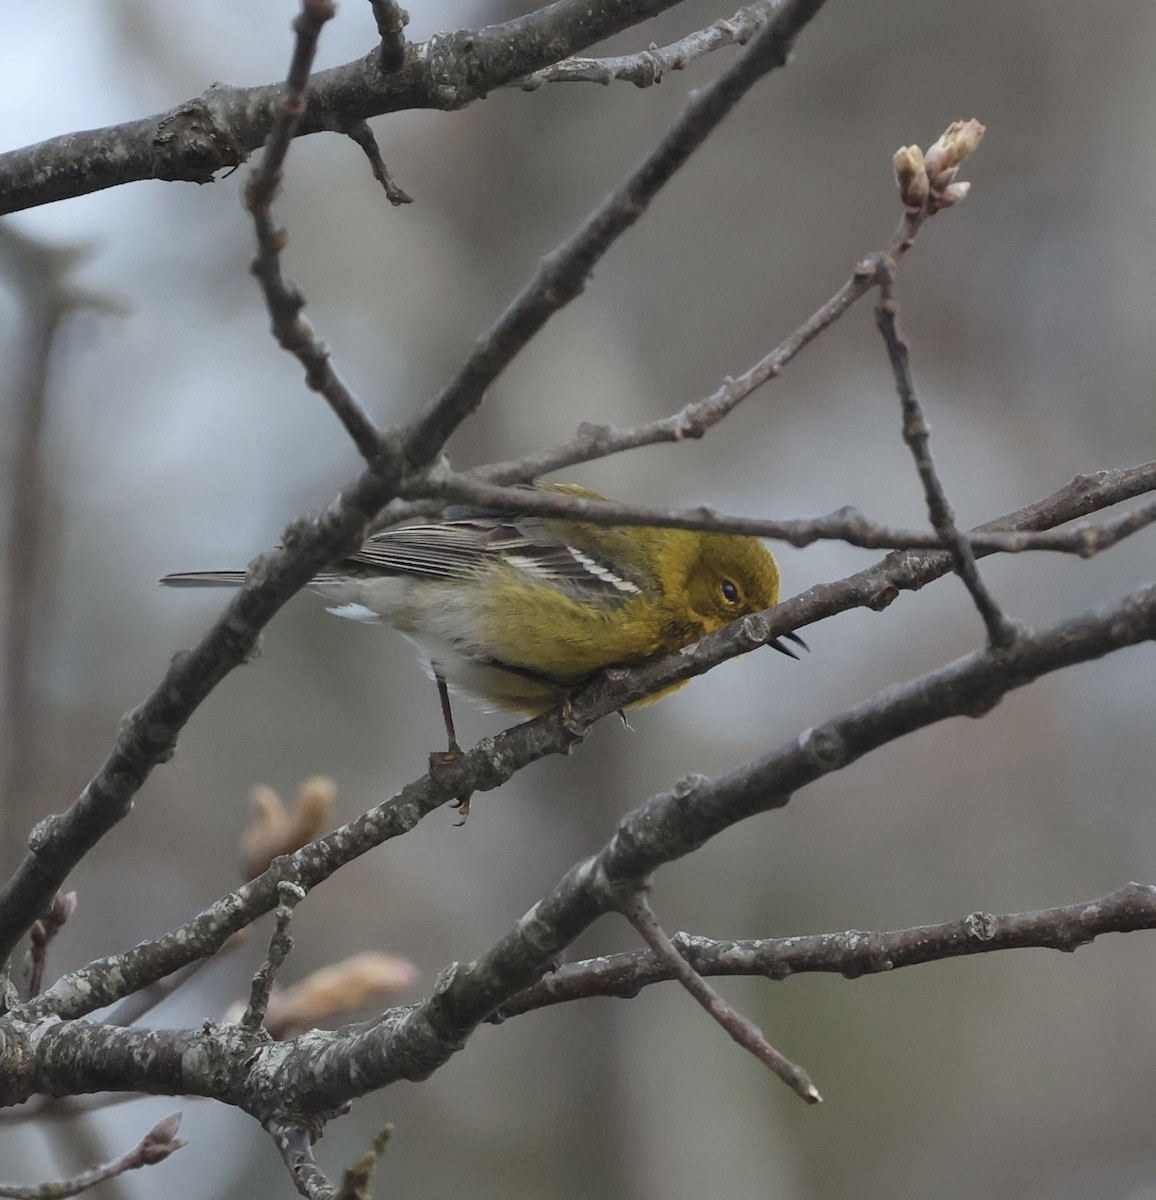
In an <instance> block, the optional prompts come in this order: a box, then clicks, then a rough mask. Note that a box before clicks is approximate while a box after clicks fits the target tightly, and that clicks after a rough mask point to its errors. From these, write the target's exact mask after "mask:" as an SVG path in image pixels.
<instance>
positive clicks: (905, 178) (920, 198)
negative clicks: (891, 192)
mask: <svg viewBox="0 0 1156 1200" xmlns="http://www.w3.org/2000/svg"><path fill="white" fill-rule="evenodd" d="M891 161H892V163H894V165H895V181H896V183H898V184H899V197H900V199H901V200H902V201H903V203H904V204H905V205H906V206H907V207H908V208H910V209H913V210H916V211H918V210H919V209H921V208H922V207H923V206H924V204H926V203H927V195H928V192H929V190H930V184H929V183H928V179H927V171H926V169H925V167H924V164H923V151H922V150H920V148H919V147H918V146H900V147H899V149H898V150H896V151H895V154H894V155H893V157H892V159H891Z"/></svg>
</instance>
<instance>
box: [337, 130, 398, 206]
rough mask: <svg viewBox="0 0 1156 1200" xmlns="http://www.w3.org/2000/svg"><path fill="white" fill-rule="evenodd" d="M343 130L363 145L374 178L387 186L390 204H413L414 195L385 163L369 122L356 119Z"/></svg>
mask: <svg viewBox="0 0 1156 1200" xmlns="http://www.w3.org/2000/svg"><path fill="white" fill-rule="evenodd" d="M342 132H344V133H345V134H346V136H347V137H351V138H352V139H353V140H354V141H355V142H356V143H357V144H358V145H359V146H360V147H361V149H362V151H363V152H364V154H365V157H366V158H367V159H369V166H370V169H371V170H372V171H373V177H374V179H376V180H377V182H378V183H380V184H381V186H382V187H383V188H385V197H386V199H387V200H388V201H389V202H390V204H392V205H393V206H394V207H395V208H396V207H397V206H398V205H399V204H412V203H413V197H412V196H411V195H410V194H409V193H408V192H407V191H406V190H405V189H404V188H402V187H399V186H398V183H397V181H396V180H395V179H394V177H393V176H392V175H391V174H390V173H389V167H387V166H386V165H385V159H384V158H382V157H381V148H380V147H379V146H378V144H377V137H376V136H375V135H374V132H373V130H372V129H370V127H369V122H368V121H354V122H352V123H351V124H349V125H346V126H344V127H343V130H342Z"/></svg>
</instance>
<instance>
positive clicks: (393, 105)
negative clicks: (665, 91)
mask: <svg viewBox="0 0 1156 1200" xmlns="http://www.w3.org/2000/svg"><path fill="white" fill-rule="evenodd" d="M676 3H678V0H556V2H555V3H553V4H549V5H546V7H544V8H540V9H538V10H537V11H535V12H531V13H527V14H526V15H525V16H521V17H515V18H514V19H513V20H511V21H504V22H502V23H501V24H498V25H487V26H486V27H485V28H484V29H463V30H459V31H458V32H457V33H439V34H435V35H434V36H433V37H432V38H430V39H429V41H428V42H422V43H419V44H410V43H406V44H405V46H404V51H403V53H402V56H401V65H400V66H399V67H397V68H396V69H395V70H383V67H382V61H381V54H380V48H379V47H374V49H373V50H371V51H370V52H369V53H368V54H367V55H366V56H365V57H364V58H360V59H357V60H355V61H354V62H350V63H346V64H345V65H344V66H340V67H333V68H331V69H330V70H327V71H318V72H317V73H316V74H314V75H312V76H311V77H310V80H309V105H308V109H307V111H306V113H305V115H304V117H303V118H302V121H301V125H300V127H299V129H298V134H299V135H305V134H311V133H318V132H321V131H323V130H341V129H344V128H345V127H346V126H348V125H349V124H351V123H353V122H356V121H361V120H364V119H365V118H367V117H376V116H380V115H381V114H383V113H389V112H398V111H400V110H402V109H409V108H437V109H446V110H450V109H457V108H463V107H464V106H465V105H467V104H471V103H472V102H473V101H475V100H480V99H482V98H483V97H484V96H485V95H486V94H487V93H488V92H491V91H493V90H494V88H497V87H501V86H502V85H503V84H506V83H510V82H511V81H513V80H515V79H520V78H522V77H523V76H525V75H528V74H530V73H532V72H533V71H536V70H539V69H540V68H541V67H545V66H548V65H549V64H550V63H554V62H557V61H558V60H559V59H562V58H566V57H567V56H568V55H571V54H576V53H578V52H579V51H581V50H584V49H585V48H586V47H587V46H591V45H593V44H594V43H595V42H600V41H602V40H603V39H604V38H608V37H610V36H611V35H612V34H614V33H618V32H619V31H620V30H623V29H628V28H630V27H631V26H632V25H637V24H639V23H640V22H642V21H645V20H647V19H649V18H650V17H653V16H656V15H657V14H658V13H660V12H663V11H664V10H665V9H667V8H670V7H672V6H673V5H674V4H676ZM390 65H392V62H391V64H390ZM283 97H284V85H283V84H282V83H280V82H278V83H271V84H265V85H264V86H261V87H232V86H229V85H226V84H215V85H214V86H212V87H210V88H209V89H208V91H206V92H203V93H202V94H201V95H200V96H195V97H193V98H192V99H190V100H186V101H185V102H184V103H182V104H179V105H177V107H176V108H173V109H170V110H169V111H168V112H166V113H159V114H157V115H156V116H152V117H144V118H142V119H141V120H137V121H128V122H126V123H125V124H123V125H111V126H108V127H106V128H103V129H90V130H84V131H79V132H76V133H69V134H64V135H63V136H61V137H55V138H51V139H49V140H48V141H46V142H39V143H37V144H36V145H33V146H26V147H24V148H23V149H21V150H12V151H9V152H8V153H7V154H0V214H2V213H8V212H18V211H20V210H21V209H25V208H34V207H36V206H37V205H40V204H51V203H53V202H54V201H56V200H67V199H70V198H71V197H74V196H84V195H87V194H88V193H90V192H96V191H100V190H101V189H102V188H108V187H117V186H119V185H120V184H124V183H133V182H135V181H137V180H140V179H165V180H187V181H190V182H193V183H211V182H213V174H214V172H216V171H220V170H223V169H225V168H229V167H236V166H238V165H239V164H240V163H243V162H244V161H245V160H246V159H247V158H248V156H249V155H250V154H252V153H253V151H254V150H256V149H258V148H259V147H260V146H262V145H263V144H264V142H265V139H266V138H267V137H268V135H269V130H270V129H271V128H272V125H273V122H274V120H275V119H276V115H277V111H278V109H279V107H280V105H281V103H282V100H283Z"/></svg>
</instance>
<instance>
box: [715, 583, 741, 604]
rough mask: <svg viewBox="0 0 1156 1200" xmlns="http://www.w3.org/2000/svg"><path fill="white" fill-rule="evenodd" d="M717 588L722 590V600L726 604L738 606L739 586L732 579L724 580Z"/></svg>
mask: <svg viewBox="0 0 1156 1200" xmlns="http://www.w3.org/2000/svg"><path fill="white" fill-rule="evenodd" d="M719 586H720V587H721V589H722V594H723V599H724V600H725V601H726V602H727V603H728V604H738V602H739V585H738V584H737V583H735V581H734V580H733V579H724V580H723V581H722V583H721V584H720V585H719Z"/></svg>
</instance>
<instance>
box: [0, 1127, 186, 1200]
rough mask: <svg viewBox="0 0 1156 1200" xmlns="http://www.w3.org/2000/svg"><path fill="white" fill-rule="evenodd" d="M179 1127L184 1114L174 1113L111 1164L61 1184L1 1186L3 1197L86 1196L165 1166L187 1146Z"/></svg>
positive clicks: (11, 1199)
mask: <svg viewBox="0 0 1156 1200" xmlns="http://www.w3.org/2000/svg"><path fill="white" fill-rule="evenodd" d="M180 1127H181V1114H180V1113H179V1112H176V1113H172V1114H170V1115H169V1116H167V1117H165V1119H164V1120H163V1121H158V1122H157V1123H156V1124H155V1125H154V1126H153V1127H152V1129H150V1130H149V1131H148V1133H146V1134H145V1136H144V1138H143V1139H142V1140H141V1142H140V1144H139V1145H137V1146H135V1147H134V1148H133V1149H132V1150H129V1151H128V1152H127V1153H126V1154H122V1155H121V1156H120V1157H119V1158H115V1159H113V1160H112V1162H109V1163H105V1164H104V1165H102V1166H99V1167H93V1168H92V1169H91V1170H88V1171H82V1172H81V1173H80V1174H79V1175H74V1176H73V1177H72V1178H71V1179H65V1180H61V1181H60V1182H58V1183H42V1184H39V1185H37V1186H33V1187H18V1186H16V1185H15V1184H9V1183H0V1197H5V1200H58V1198H63V1197H65V1196H79V1195H80V1193H81V1192H86V1191H88V1189H89V1188H91V1187H95V1186H96V1185H97V1184H98V1183H104V1182H105V1180H107V1179H114V1178H115V1177H116V1176H117V1175H123V1174H124V1173H125V1172H126V1171H135V1170H136V1169H137V1168H138V1167H151V1166H153V1165H154V1164H155V1163H159V1162H164V1160H165V1159H166V1158H168V1156H169V1155H170V1154H172V1153H173V1152H174V1151H176V1150H179V1149H180V1148H181V1147H182V1146H184V1145H185V1144H186V1143H185V1142H184V1141H183V1140H182V1139H181V1138H179V1137H177V1136H176V1134H177V1130H178V1129H180Z"/></svg>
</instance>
